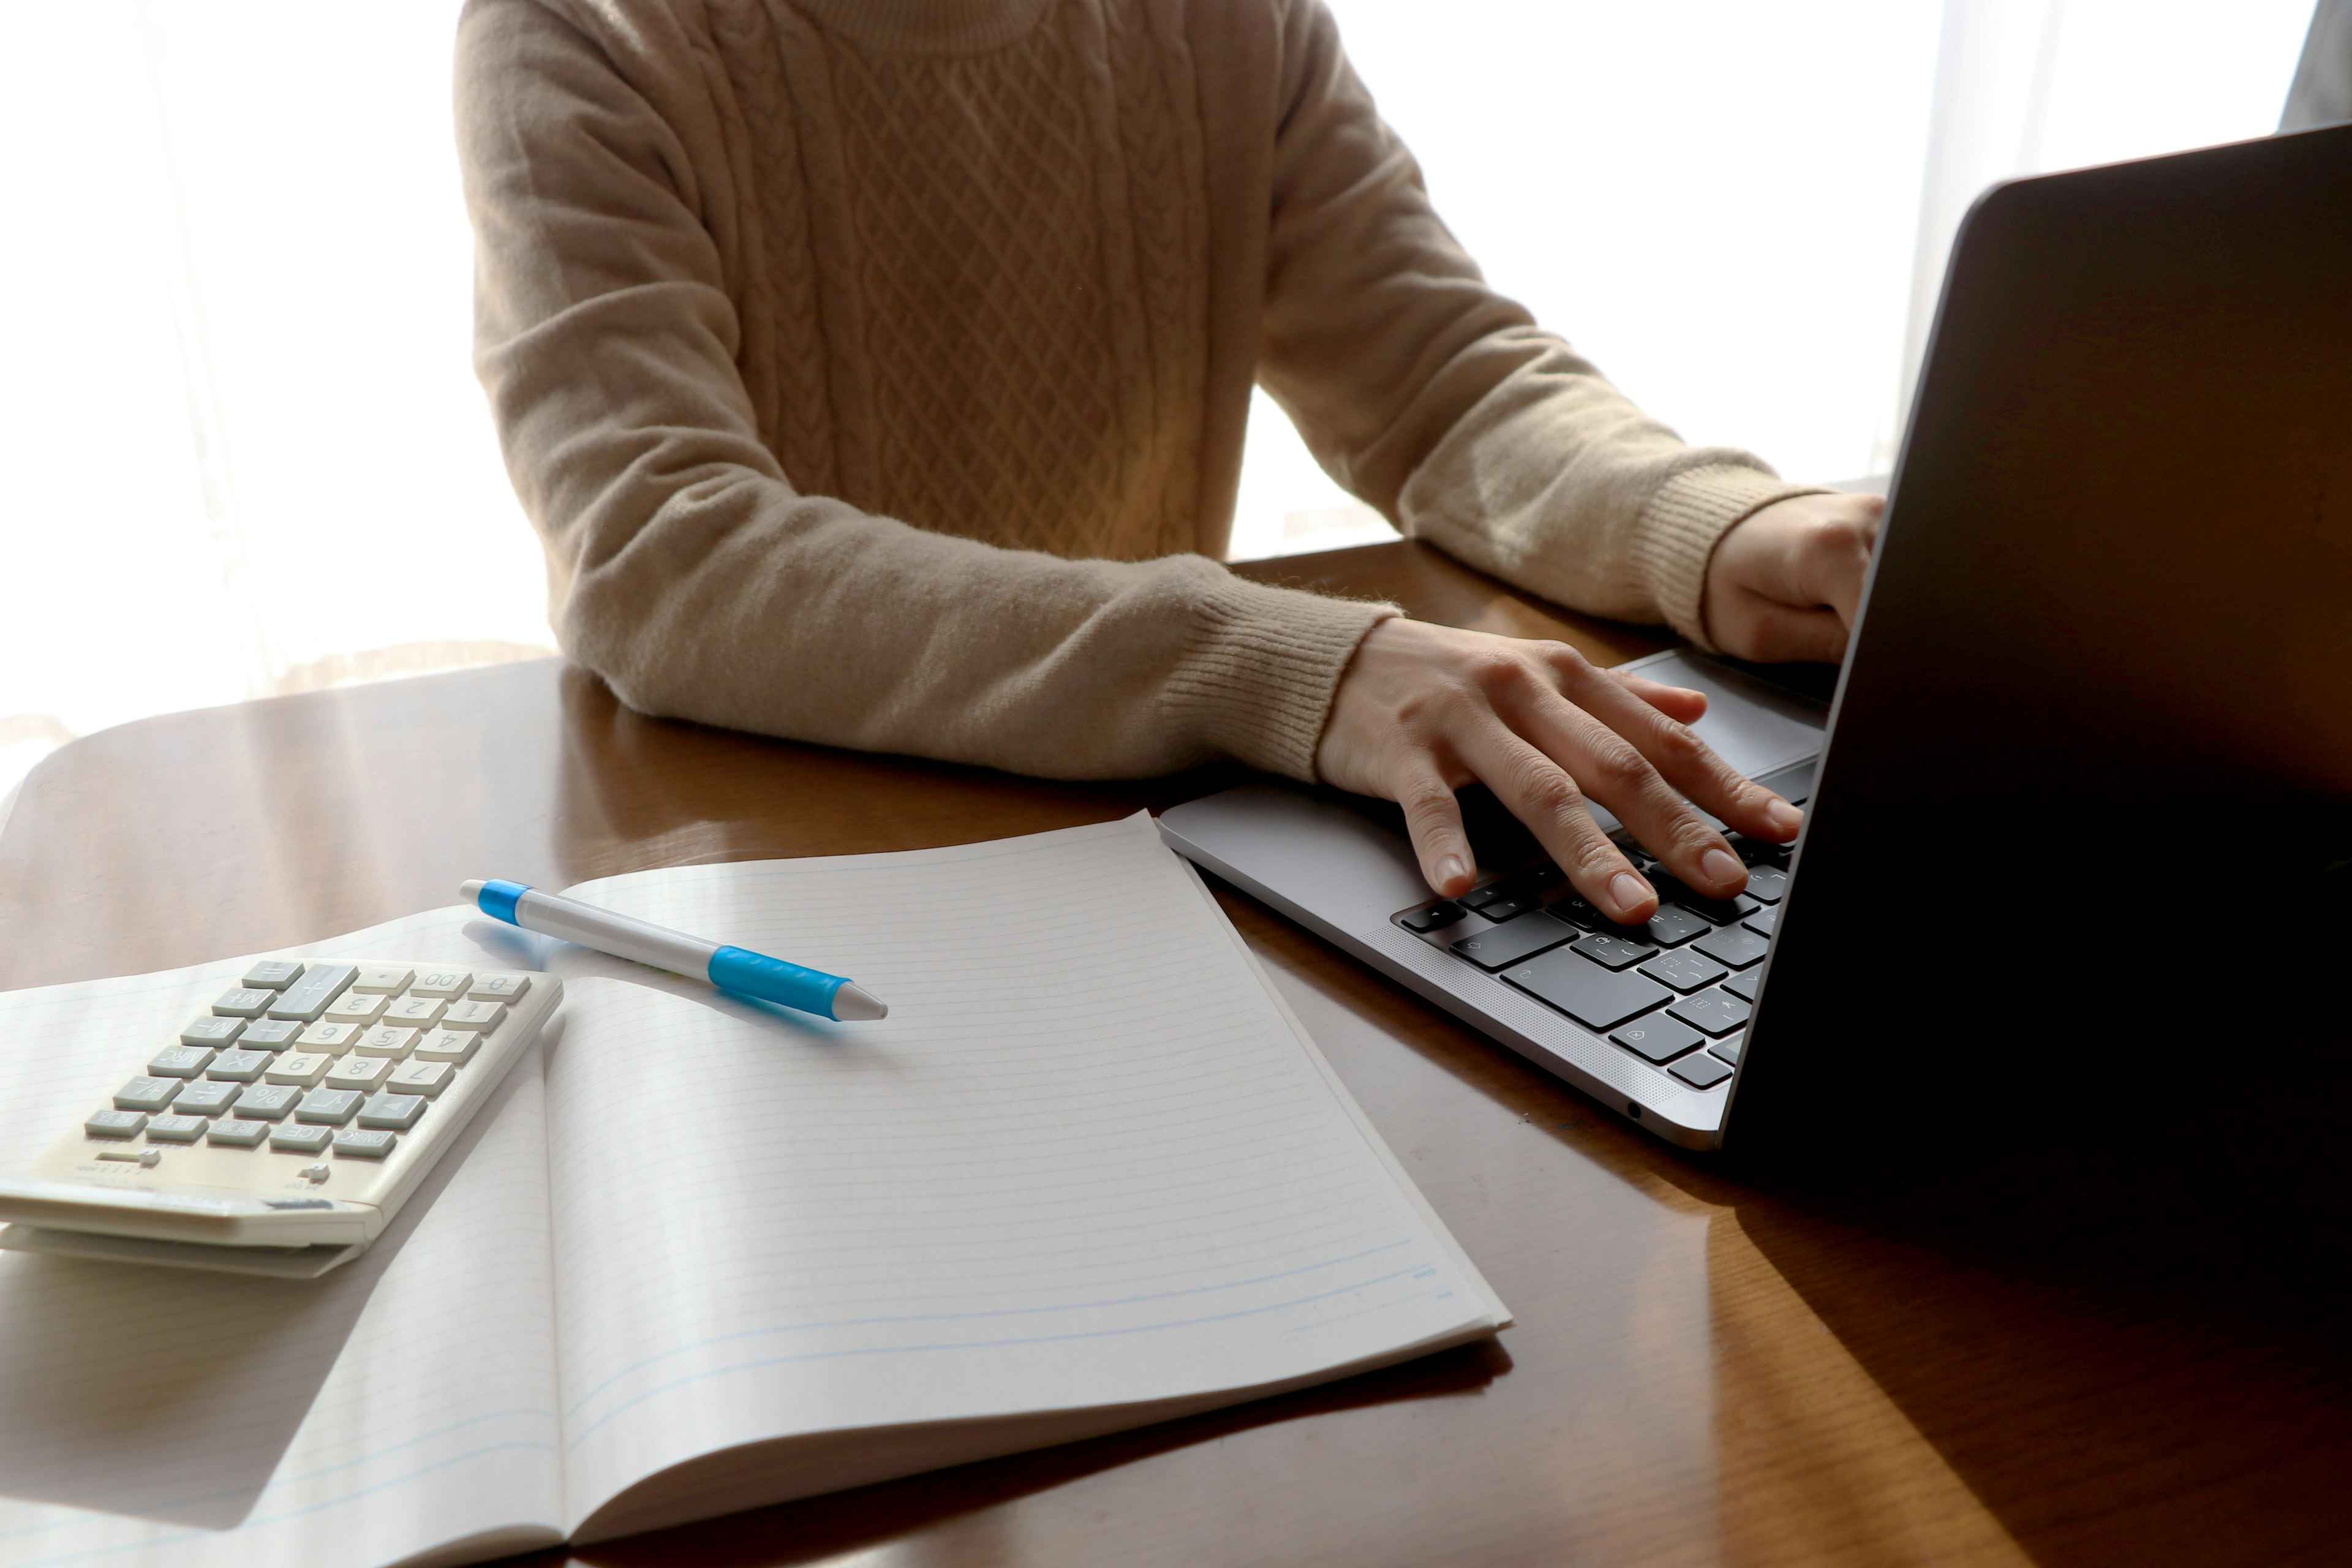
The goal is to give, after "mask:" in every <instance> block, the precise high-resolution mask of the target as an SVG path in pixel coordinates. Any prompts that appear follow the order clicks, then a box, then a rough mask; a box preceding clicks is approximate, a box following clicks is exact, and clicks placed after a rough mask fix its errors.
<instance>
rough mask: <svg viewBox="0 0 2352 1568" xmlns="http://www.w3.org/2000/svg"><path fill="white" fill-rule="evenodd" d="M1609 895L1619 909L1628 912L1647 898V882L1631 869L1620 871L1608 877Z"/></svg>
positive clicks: (1648, 895) (1637, 907) (1638, 906)
mask: <svg viewBox="0 0 2352 1568" xmlns="http://www.w3.org/2000/svg"><path fill="white" fill-rule="evenodd" d="M1609 896H1610V898H1612V899H1613V900H1616V904H1617V907H1618V908H1619V909H1621V910H1626V911H1627V912H1629V913H1630V912H1631V911H1633V910H1636V909H1639V908H1640V907H1641V906H1642V905H1643V903H1644V902H1646V901H1647V900H1648V899H1649V897H1650V889H1649V884H1647V883H1646V882H1644V881H1643V880H1642V879H1641V878H1639V877H1636V876H1635V875H1633V872H1631V871H1620V872H1618V873H1617V874H1616V875H1615V876H1613V877H1612V878H1610V879H1609Z"/></svg>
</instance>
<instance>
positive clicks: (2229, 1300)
mask: <svg viewBox="0 0 2352 1568" xmlns="http://www.w3.org/2000/svg"><path fill="white" fill-rule="evenodd" d="M2332 1076H2333V1077H2334V1078H2335V1079H2336V1080H2337V1081H2336V1086H2335V1087H2336V1089H2337V1091H2338V1092H2336V1094H2333V1095H2328V1096H2326V1098H2325V1099H2324V1100H2323V1099H2322V1098H2320V1097H2319V1096H2316V1095H2315V1096H2313V1097H2312V1098H2311V1099H2308V1100H2303V1102H2302V1103H2303V1105H2304V1106H2305V1107H2306V1108H2316V1107H2318V1106H2320V1105H2322V1104H2326V1105H2330V1106H2340V1105H2342V1104H2343V1103H2345V1100H2344V1098H2343V1094H2342V1090H2343V1089H2345V1088H2347V1087H2352V1086H2347V1085H2346V1084H2345V1083H2344V1082H2343V1080H2344V1079H2345V1078H2346V1076H2347V1075H2346V1074H2344V1073H2343V1072H2341V1071H2338V1072H2336V1073H2335V1074H2333V1075H2332ZM2302 1087H2304V1088H2308V1089H2317V1088H2318V1087H2319V1085H2318V1084H2316V1083H2314V1082H2312V1081H2311V1080H2308V1079H2307V1080H2306V1081H2305V1085H2304V1086H2302ZM2280 1088H2281V1085H2280V1083H2279V1082H2277V1081H2276V1080H2272V1081H2269V1082H2266V1083H2264V1084H2263V1085H2261V1086H2260V1092H2264V1093H2267V1094H2268V1095H2270V1096H2273V1097H2275V1096H2276V1095H2277V1094H2278V1091H2279V1089H2280ZM2290 1092H2292V1091H2290ZM2256 1099H2257V1090H2256V1089H2253V1088H2252V1086H2246V1085H2240V1086H2237V1088H2236V1089H2235V1090H2234V1092H2233V1091H2232V1090H2231V1089H2230V1088H2229V1087H2228V1086H2222V1085H2214V1086H2211V1087H2210V1090H2209V1092H2208V1093H2207V1095H2206V1096H2205V1097H2204V1099H2203V1102H2202V1103H2201V1104H2200V1105H2198V1106H2196V1107H2195V1108H2193V1109H2192V1108H2190V1107H2189V1106H2188V1105H2186V1104H2183V1103H2181V1102H2179V1101H2178V1100H2175V1101H2172V1102H2170V1103H2168V1104H2167V1103H2164V1102H2161V1101H2151V1102H2144V1103H2143V1105H2142V1106H2140V1107H2137V1108H2127V1109H2126V1116H2127V1117H2128V1109H2138V1110H2146V1111H2147V1113H2148V1120H2146V1121H2137V1123H2136V1124H2133V1125H2129V1126H2127V1127H2126V1128H2124V1129H2120V1130H2118V1129H2116V1128H2112V1127H2100V1126H2089V1127H2074V1128H2063V1127H2053V1128H2051V1129H2049V1130H2048V1133H2047V1135H2046V1136H2044V1137H2043V1138H2042V1139H2041V1140H2039V1141H2038V1142H2025V1141H2022V1140H2019V1139H2016V1138H2014V1137H2011V1139H2008V1140H2005V1141H2003V1142H2000V1143H1998V1144H1994V1145H1990V1146H1988V1147H1986V1148H1984V1149H1982V1150H1980V1151H1979V1152H1977V1154H1976V1155H1975V1157H1973V1158H1966V1157H1954V1158H1950V1159H1948V1160H1947V1161H1944V1162H1939V1163H1937V1165H1936V1166H1932V1167H1922V1166H1916V1165H1915V1166H1911V1167H1908V1168H1889V1167H1887V1166H1885V1165H1883V1164H1882V1165H1878V1166H1863V1165H1860V1164H1858V1163H1857V1164H1849V1165H1847V1166H1845V1167H1844V1168H1843V1169H1836V1168H1832V1169H1827V1170H1821V1171H1816V1172H1812V1173H1806V1174H1801V1175H1800V1174H1794V1173H1790V1174H1782V1175H1774V1174H1771V1173H1751V1175H1750V1180H1749V1181H1748V1183H1746V1184H1742V1185H1741V1186H1740V1187H1737V1188H1735V1187H1732V1186H1730V1185H1729V1184H1725V1183H1722V1182H1720V1181H1717V1180H1714V1179H1710V1178H1707V1177H1699V1178H1697V1179H1696V1180H1695V1181H1694V1182H1693V1186H1694V1188H1695V1189H1698V1190H1704V1191H1706V1193H1707V1194H1709V1195H1710V1196H1712V1197H1714V1198H1716V1199H1717V1200H1718V1201H1726V1202H1728V1204H1729V1205H1730V1206H1731V1209H1732V1211H1733V1221H1734V1223H1733V1225H1731V1226H1718V1232H1719V1234H1717V1235H1714V1236H1711V1237H1710V1243H1711V1247H1710V1252H1711V1258H1713V1259H1720V1260H1725V1261H1727V1260H1728V1259H1727V1255H1728V1254H1729V1253H1731V1252H1733V1251H1745V1249H1746V1248H1747V1247H1752V1248H1753V1249H1754V1252H1755V1253H1756V1254H1758V1255H1760V1257H1761V1258H1762V1259H1763V1260H1764V1261H1765V1262H1766V1263H1767V1264H1769V1267H1770V1268H1772V1269H1774V1270H1775V1271H1777V1272H1778V1274H1779V1276H1780V1278H1781V1279H1784V1280H1785V1281H1786V1282H1787V1283H1788V1285H1789V1286H1790V1288H1791V1289H1793V1290H1794V1291H1795V1292H1796V1294H1797V1295H1798V1296H1799V1297H1800V1298H1801V1299H1802V1300H1803V1301H1804V1303H1805V1304H1806V1305H1807V1307H1809V1308H1810V1309H1811V1313H1812V1315H1813V1316H1814V1317H1815V1318H1816V1319H1817V1320H1818V1321H1819V1322H1820V1323H1821V1325H1822V1327H1823V1328H1825V1329H1827V1331H1829V1333H1830V1334H1831V1335H1832V1336H1833V1337H1834V1338H1835V1340H1836V1341H1837V1342H1838V1344H1839V1345H1840V1346H1841V1347H1842V1348H1843V1351H1844V1352H1846V1353H1847V1354H1848V1355H1851V1356H1852V1357H1853V1360H1854V1361H1855V1363H1858V1365H1859V1366H1860V1368H1861V1369H1862V1370H1863V1371H1864V1373H1867V1374H1868V1376H1869V1377H1870V1378H1871V1379H1872V1380H1873V1381H1874V1383H1875V1384H1877V1385H1878V1387H1879V1388H1880V1389H1882V1390H1883V1391H1884V1392H1885V1394H1886V1396H1887V1397H1888V1398H1889V1399H1890V1400H1891V1401H1892V1402H1893V1404H1894V1405H1895V1407H1896V1408H1897V1409H1898V1410H1899V1411H1900V1412H1901V1414H1902V1415H1903V1416H1904V1418H1905V1419H1906V1420H1907V1421H1908V1423H1909V1424H1910V1425H1911V1426H1913V1427H1914V1428H1916V1431H1917V1433H1918V1434H1919V1436H1921V1437H1922V1438H1924V1439H1925V1440H1926V1442H1927V1443H1928V1444H1929V1445H1931V1446H1932V1447H1934V1449H1935V1450H1936V1452H1937V1454H1938V1455H1939V1456H1940V1457H1941V1458H1942V1459H1943V1461H1944V1462H1945V1463H1946V1464H1947V1465H1948V1466H1949V1467H1950V1468H1951V1470H1952V1471H1953V1472H1954V1473H1955V1474H1956V1475H1957V1476H1958V1479H1960V1480H1961V1481H1962V1482H1963V1483H1964V1484H1965V1485H1966V1486H1967V1487H1968V1489H1969V1491H1970V1492H1972V1493H1973V1494H1974V1495H1975V1496H1976V1498H1977V1499H1978V1500H1980V1501H1981V1502H1982V1504H1983V1505H1984V1506H1985V1507H1986V1508H1987V1509H1988V1510H1990V1511H1991V1513H1992V1514H1993V1515H1994V1516H1995V1517H1996V1518H1997V1519H1998V1520H1999V1521H2000V1524H2001V1525H2002V1526H2003V1528H2004V1529H2005V1530H2006V1531H2007V1532H2008V1533H2009V1535H2010V1536H2011V1539H2012V1540H2013V1541H2014V1542H2016V1543H2017V1544H2018V1545H2019V1546H2021V1548H2023V1550H2024V1552H2026V1554H2027V1555H2029V1556H2030V1557H2031V1558H2032V1560H2033V1561H2034V1562H2035V1563H2039V1564H2042V1568H2074V1565H2081V1568H2090V1565H2092V1564H2107V1563H2158V1562H2160V1563H2247V1564H2257V1563H2261V1564H2270V1563H2285V1562H2291V1561H2297V1560H2314V1561H2316V1560H2324V1559H2325V1558H2326V1556H2327V1555H2328V1554H2329V1553H2330V1552H2340V1551H2342V1550H2343V1549H2344V1542H2346V1540H2347V1538H2352V1492H2347V1489H2346V1488H2345V1487H2344V1486H2343V1484H2342V1478H2343V1476H2344V1475H2345V1473H2346V1470H2347V1467H2352V1408H2347V1404H2346V1401H2345V1394H2346V1393H2347V1390H2352V1340H2347V1337H2346V1335H2345V1333H2344V1320H2345V1302H2344V1291H2343V1287H2342V1284H2341V1280H2342V1278H2343V1273H2344V1269H2345V1266H2346V1257H2345V1254H2346V1253H2347V1246H2346V1235H2347V1233H2346V1230H2345V1226H2344V1225H2343V1221H2342V1218H2341V1202H2340V1193H2341V1189H2342V1187H2343V1184H2344V1182H2345V1179H2346V1178H2345V1174H2344V1172H2343V1168H2342V1152H2341V1144H2340V1141H2339V1140H2337V1139H2336V1138H2334V1137H2331V1136H2330V1135H2329V1130H2328V1129H2327V1128H2326V1126H2325V1124H2324V1122H2325V1119H2324V1118H2323V1117H2321V1116H2316V1115H2311V1116H2303V1117H2297V1116H2294V1115H2293V1114H2287V1115H2282V1114H2280V1108H2279V1107H2278V1106H2277V1105H2275V1104H2267V1105H2263V1104H2257V1103H2254V1101H2255V1100H2256ZM2231 1100H2240V1101H2243V1102H2244V1103H2238V1104H2232V1103H2231ZM2329 1114H2331V1115H2332V1114H2333V1112H2332V1110H2331V1111H2330V1112H2329ZM2298 1122H2300V1123H2301V1125H2296V1123H2298ZM1718 1331H1719V1333H1720V1334H1723V1335H1724V1336H1725V1337H1726V1338H1729V1337H1731V1336H1730V1335H1729V1334H1728V1333H1727V1330H1726V1327H1725V1326H1724V1325H1719V1326H1718ZM1748 1383H1749V1386H1750V1388H1751V1390H1756V1391H1762V1390H1768V1389H1771V1388H1773V1387H1775V1381H1774V1379H1772V1378H1771V1377H1770V1376H1769V1375H1768V1374H1767V1373H1766V1372H1765V1370H1764V1369H1754V1368H1751V1369H1749V1376H1748ZM1779 1386H1780V1392H1781V1394H1783V1395H1784V1396H1790V1397H1791V1398H1792V1403H1791V1405H1790V1408H1787V1409H1785V1410H1782V1411H1780V1412H1756V1411H1751V1412H1749V1413H1748V1419H1749V1420H1754V1419H1756V1418H1757V1417H1758V1415H1762V1416H1763V1417H1764V1418H1765V1419H1767V1420H1771V1419H1774V1418H1775V1417H1776V1416H1777V1417H1779V1418H1782V1419H1787V1420H1790V1421H1791V1422H1793V1421H1794V1420H1795V1418H1796V1416H1797V1414H1798V1410H1797V1408H1796V1405H1795V1403H1794V1398H1795V1397H1797V1396H1801V1390H1798V1389H1791V1388H1790V1387H1789V1386H1787V1383H1786V1380H1782V1381H1781V1383H1780V1384H1779ZM1724 1441H1725V1443H1726V1445H1727V1447H1728V1446H1732V1445H1735V1444H1736V1443H1737V1441H1738V1438H1737V1436H1736V1435H1735V1434H1731V1433H1726V1434H1724ZM1850 1502H1851V1500H1848V1499H1843V1498H1839V1497H1836V1496H1828V1497H1820V1498H1815V1499H1811V1500H1806V1504H1805V1505H1804V1506H1802V1507H1800V1509H1799V1511H1810V1512H1812V1513H1815V1514H1817V1515H1820V1516H1822V1517H1823V1518H1824V1519H1826V1518H1828V1517H1832V1516H1833V1515H1834V1514H1836V1513H1837V1512H1838V1511H1840V1510H1843V1509H1844V1508H1846V1507H1848V1506H1849V1505H1850ZM1781 1506H1782V1510H1783V1512H1784V1513H1785V1512H1786V1511H1788V1510H1789V1508H1790V1504H1789V1503H1788V1501H1787V1500H1784V1501H1783V1503H1782V1505H1781ZM2337 1560H2339V1561H2340V1560H2341V1559H2340V1558H2339V1559H2337Z"/></svg>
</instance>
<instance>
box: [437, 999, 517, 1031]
mask: <svg viewBox="0 0 2352 1568" xmlns="http://www.w3.org/2000/svg"><path fill="white" fill-rule="evenodd" d="M505 1016H507V1005H506V1004H505V1003H503V1002H452V1003H450V1004H449V1010H448V1011H447V1012H446V1013H444V1014H442V1015H441V1026H442V1027H443V1028H445V1029H471V1030H473V1031H475V1032H476V1033H478V1034H484V1035H487V1034H488V1033H489V1032H490V1031H491V1030H493V1029H495V1028H497V1027H498V1026H499V1021H500V1020H501V1019H503V1018H505Z"/></svg>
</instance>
